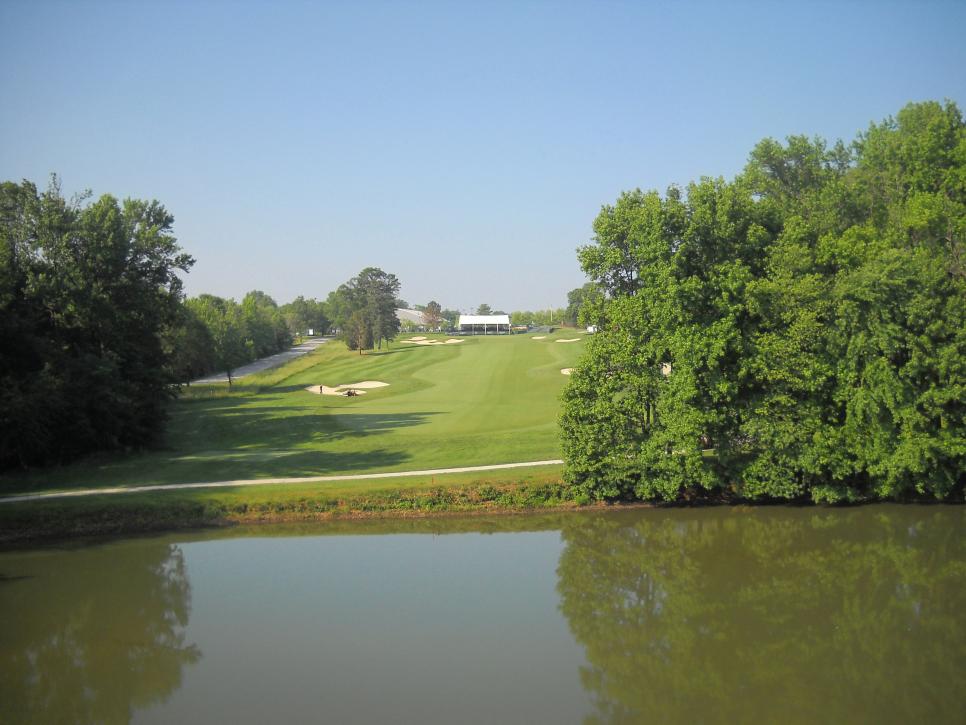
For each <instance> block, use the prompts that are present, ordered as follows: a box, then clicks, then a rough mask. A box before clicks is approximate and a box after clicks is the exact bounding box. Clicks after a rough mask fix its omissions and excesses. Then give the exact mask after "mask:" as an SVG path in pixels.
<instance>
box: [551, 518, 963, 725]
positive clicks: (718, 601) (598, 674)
mask: <svg viewBox="0 0 966 725" xmlns="http://www.w3.org/2000/svg"><path fill="white" fill-rule="evenodd" d="M963 523H964V511H963V510H962V509H961V508H959V507H955V508H949V507H931V508H923V507H876V508H875V509H869V508H866V509H853V510H819V511H816V510H815V509H805V510H795V509H784V508H782V509H756V510H753V511H742V510H725V509H719V510H716V511H647V512H635V513H631V514H627V515H616V516H599V517H574V518H572V519H570V520H568V522H567V523H566V524H565V526H564V527H563V537H564V542H565V550H564V552H563V554H562V556H561V559H560V564H559V568H558V576H559V583H558V589H559V592H560V594H561V604H560V607H561V611H562V612H563V614H564V615H565V617H566V618H567V620H568V622H569V624H570V628H571V631H572V632H573V634H574V636H575V637H576V638H577V640H578V641H579V642H580V643H581V644H582V645H583V646H584V647H585V649H586V654H587V660H588V663H589V664H588V665H586V666H585V667H583V668H582V669H581V679H582V682H583V685H584V687H585V688H586V689H587V691H588V692H589V693H591V694H592V696H593V698H594V699H595V706H596V715H594V716H592V717H591V718H589V721H590V722H615V723H621V722H684V721H688V722H775V721H783V722H854V721H860V722H926V721H928V722H956V721H958V719H959V718H960V717H961V715H962V701H961V698H960V695H959V693H958V687H959V686H958V684H957V683H961V682H962V681H963V676H964V673H966V625H964V612H966V545H964V537H963V535H962V534H963V530H964V529H963Z"/></svg>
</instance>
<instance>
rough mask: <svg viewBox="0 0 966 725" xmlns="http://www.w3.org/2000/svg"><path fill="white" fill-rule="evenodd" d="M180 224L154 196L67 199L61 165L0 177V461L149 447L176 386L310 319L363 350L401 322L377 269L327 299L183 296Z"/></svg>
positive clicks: (237, 362)
mask: <svg viewBox="0 0 966 725" xmlns="http://www.w3.org/2000/svg"><path fill="white" fill-rule="evenodd" d="M173 222H174V218H173V217H172V216H171V214H169V213H168V212H167V210H165V208H164V207H163V206H162V205H160V204H159V203H158V202H156V201H150V202H148V201H142V200H137V199H125V200H123V201H119V200H118V199H116V198H115V197H113V196H111V195H104V196H102V197H100V198H99V199H97V200H96V201H92V200H91V196H90V194H89V193H87V194H83V195H80V196H77V197H75V198H73V199H69V200H68V199H65V198H64V196H63V194H62V193H61V190H60V186H59V182H58V180H57V178H56V177H52V179H51V183H50V185H49V187H48V188H47V190H46V191H40V190H38V189H37V187H36V186H35V185H34V184H33V183H31V182H29V181H24V182H22V183H20V184H17V183H14V182H4V183H2V184H0V470H2V469H6V468H10V467H27V466H33V465H42V464H49V463H59V462H67V461H70V460H72V459H74V458H77V457H79V456H81V455H84V454H88V453H91V452H94V451H105V450H117V449H136V448H141V447H144V446H147V445H150V444H152V443H154V442H156V440H157V439H158V437H159V436H160V434H161V432H162V431H163V428H164V423H165V421H166V414H167V404H168V402H169V401H170V400H171V399H172V398H173V397H175V396H176V395H177V392H178V389H179V387H180V386H181V385H183V384H187V383H189V382H190V381H191V380H193V379H197V378H199V377H202V376H205V375H208V374H210V373H213V372H218V371H221V372H224V373H225V374H226V377H227V379H228V381H229V385H230V384H231V382H232V374H233V371H234V370H235V369H236V368H237V367H239V366H241V365H243V364H245V363H247V362H250V361H252V360H255V359H258V358H261V357H264V356H267V355H271V354H273V353H276V352H279V351H281V350H284V349H286V348H287V347H289V346H290V345H291V344H292V342H293V340H294V339H296V338H298V337H300V336H303V335H305V334H307V333H308V332H309V331H310V330H311V331H312V332H313V333H315V334H324V333H326V332H328V331H329V330H330V329H331V328H335V329H336V330H338V331H339V332H340V334H341V335H342V336H343V338H344V339H345V341H346V343H347V344H348V345H349V347H350V348H352V349H359V350H360V351H361V350H365V349H371V348H373V347H377V346H378V347H381V346H382V345H383V344H384V343H388V342H389V341H390V340H392V339H393V338H394V336H395V334H396V333H397V332H398V330H399V320H398V319H397V317H396V314H395V310H396V302H397V295H398V292H399V287H400V284H399V281H398V279H397V278H396V277H395V275H392V274H387V273H385V272H383V271H382V270H379V269H377V268H374V267H369V268H366V269H364V270H362V272H360V274H359V275H357V276H356V277H353V278H352V279H351V280H349V281H348V282H346V283H345V284H343V285H341V286H340V287H339V288H338V289H337V290H335V291H334V292H333V293H332V294H330V295H329V297H328V298H327V299H326V300H325V301H319V300H316V299H307V298H305V297H301V296H300V297H297V298H296V299H295V300H293V301H292V302H289V303H287V304H283V305H279V304H278V303H276V301H275V300H273V299H272V298H271V297H270V296H269V295H267V294H265V293H264V292H262V291H259V290H253V291H251V292H249V293H248V294H246V295H245V296H244V297H243V298H242V299H241V301H236V300H234V299H231V298H222V297H218V296H215V295H211V294H201V295H198V296H197V297H192V298H189V299H185V295H184V291H183V283H182V281H181V278H180V276H179V275H181V274H184V273H187V272H188V271H189V270H190V268H191V267H192V265H193V264H194V260H193V259H192V258H191V256H190V255H188V254H186V253H185V252H184V251H183V250H182V249H181V248H180V247H179V246H178V243H177V240H176V239H175V237H174V235H173V233H172V225H173ZM425 309H426V312H425V315H426V318H427V320H429V321H433V320H441V319H442V313H443V310H442V308H441V307H440V305H439V304H438V303H436V302H431V303H429V305H427V306H426V308H425Z"/></svg>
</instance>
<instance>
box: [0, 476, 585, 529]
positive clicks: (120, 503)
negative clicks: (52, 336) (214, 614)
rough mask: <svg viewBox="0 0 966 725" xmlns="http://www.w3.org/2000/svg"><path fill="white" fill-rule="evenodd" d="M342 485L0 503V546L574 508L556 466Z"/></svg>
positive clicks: (285, 486) (157, 493) (245, 488)
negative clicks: (205, 528) (172, 531)
mask: <svg viewBox="0 0 966 725" xmlns="http://www.w3.org/2000/svg"><path fill="white" fill-rule="evenodd" d="M492 474H493V475H490V474H488V475H486V476H485V477H483V476H481V474H478V473H477V474H467V473H464V474H446V475H441V476H429V477H421V478H415V479H397V481H399V482H395V481H393V482H387V481H386V480H385V479H375V480H368V481H353V482H351V483H337V484H300V485H278V486H275V485H271V486H264V487H262V486H259V487H239V488H219V489H192V490H171V491H156V492H144V493H130V494H123V495H114V496H107V495H105V496H91V497H84V498H75V499H54V500H47V501H33V502H25V503H18V504H12V505H2V506H0V545H8V546H9V545H14V544H18V543H33V542H37V541H40V540H44V539H65V538H71V539H72V538H76V537H79V536H101V535H116V534H133V533H143V532H149V531H161V530H167V529H180V528H193V527H203V526H225V525H234V524H244V523H260V522H280V521H320V520H321V521H332V520H339V519H358V518H383V517H387V516H388V517H411V516H416V517H419V516H427V515H434V514H440V513H442V512H448V513H459V512H473V513H475V514H486V513H505V512H511V511H537V510H557V509H563V508H575V506H576V504H574V502H573V500H572V499H571V496H570V492H569V490H568V489H567V488H566V487H565V486H564V485H563V484H562V482H561V480H560V475H561V470H560V467H558V466H551V467H547V468H540V469H535V470H533V471H524V472H515V471H509V472H505V473H502V474H501V472H499V471H495V472H492Z"/></svg>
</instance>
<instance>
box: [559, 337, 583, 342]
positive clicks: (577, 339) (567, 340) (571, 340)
mask: <svg viewBox="0 0 966 725" xmlns="http://www.w3.org/2000/svg"><path fill="white" fill-rule="evenodd" d="M557 342H580V338H579V337H570V338H567V339H566V340H557Z"/></svg>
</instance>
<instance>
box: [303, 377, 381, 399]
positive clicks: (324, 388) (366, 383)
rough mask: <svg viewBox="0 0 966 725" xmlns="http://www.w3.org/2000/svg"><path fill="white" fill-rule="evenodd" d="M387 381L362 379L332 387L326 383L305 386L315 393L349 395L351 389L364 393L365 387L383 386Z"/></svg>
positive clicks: (355, 392)
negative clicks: (357, 381) (358, 381)
mask: <svg viewBox="0 0 966 725" xmlns="http://www.w3.org/2000/svg"><path fill="white" fill-rule="evenodd" d="M387 385H389V383H383V382H380V381H379V380H363V381H362V382H361V383H348V384H346V385H336V386H335V387H334V388H330V387H329V386H328V385H310V386H309V387H307V388H306V390H308V391H309V392H310V393H315V394H316V395H343V396H349V391H350V390H351V391H353V394H354V395H365V394H366V388H385V387H386V386H387Z"/></svg>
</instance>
